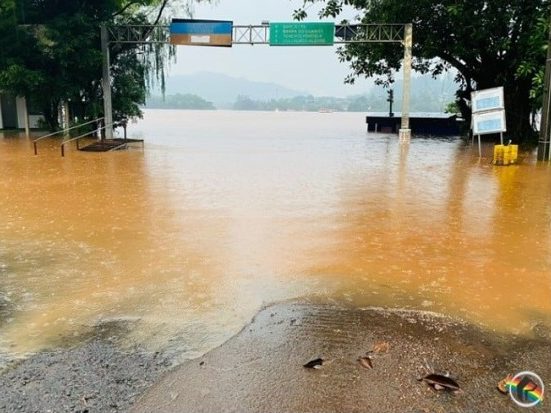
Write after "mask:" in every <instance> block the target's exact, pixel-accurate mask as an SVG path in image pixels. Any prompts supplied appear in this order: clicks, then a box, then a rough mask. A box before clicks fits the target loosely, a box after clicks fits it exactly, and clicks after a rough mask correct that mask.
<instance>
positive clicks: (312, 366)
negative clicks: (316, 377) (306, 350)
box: [303, 358, 323, 369]
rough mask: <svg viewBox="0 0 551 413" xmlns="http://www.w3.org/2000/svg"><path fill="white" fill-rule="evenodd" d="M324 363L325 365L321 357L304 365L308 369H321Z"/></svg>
mask: <svg viewBox="0 0 551 413" xmlns="http://www.w3.org/2000/svg"><path fill="white" fill-rule="evenodd" d="M322 365H323V359H322V358H319V359H315V360H312V361H309V362H308V363H306V364H305V365H304V366H303V367H305V368H307V369H321V366H322Z"/></svg>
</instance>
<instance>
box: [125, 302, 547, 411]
mask: <svg viewBox="0 0 551 413" xmlns="http://www.w3.org/2000/svg"><path fill="white" fill-rule="evenodd" d="M538 334H539V336H540V337H539V338H534V339H525V338H518V337H511V336H502V335H496V334H492V333H489V332H485V331H483V330H481V329H478V328H477V327H474V326H470V325H467V324H464V323H461V322H458V321H456V320H452V319H450V318H447V317H443V316H439V315H436V314H432V313H426V312H413V311H386V310H382V309H366V310H357V309H352V308H339V307H334V306H323V305H308V304H302V303H284V304H278V305H275V306H272V307H269V308H267V309H265V310H264V311H262V312H260V313H259V314H258V315H257V317H256V318H255V319H254V321H253V322H252V323H251V324H250V325H249V326H247V327H246V328H245V329H243V331H242V332H241V333H240V334H239V335H237V336H235V337H234V338H232V339H231V340H229V341H228V342H227V343H225V344H224V345H223V346H221V347H220V348H218V349H215V350H214V351H212V352H210V353H208V354H207V355H205V356H204V357H203V358H201V359H199V360H193V361H189V362H187V363H185V364H184V365H182V366H180V367H178V368H177V369H175V370H173V371H172V372H170V373H169V374H167V375H165V376H163V378H162V379H161V380H160V381H159V382H157V383H156V384H155V385H154V386H153V387H152V388H151V389H150V390H149V391H147V392H146V394H145V395H144V396H143V397H141V398H140V400H139V401H138V402H137V404H136V405H135V406H134V408H133V409H132V411H133V412H155V411H163V412H173V411H183V412H184V411H185V412H374V413H383V412H469V413H471V412H480V413H482V412H484V413H491V412H496V413H497V412H499V413H506V412H517V411H519V408H518V407H517V406H516V405H515V404H514V403H513V402H512V401H511V400H510V398H509V397H508V396H506V395H502V394H501V393H500V392H499V391H498V390H497V383H498V382H499V381H500V380H502V379H503V378H505V376H507V374H509V373H518V372H521V371H524V370H531V371H536V372H538V373H539V374H540V375H541V376H542V377H543V378H544V380H545V382H546V384H547V383H549V380H550V379H551V351H549V348H550V347H549V341H548V338H547V339H546V338H544V337H543V336H544V335H545V334H547V333H545V332H543V331H539V333H538ZM366 354H369V357H370V359H371V363H372V368H370V366H369V365H368V364H369V363H367V364H366V363H364V365H363V366H362V365H361V364H360V363H359V362H358V358H359V357H363V356H366ZM318 358H321V359H323V360H324V361H323V365H322V366H321V368H320V369H319V370H316V369H307V368H304V367H303V365H304V364H305V363H307V362H309V361H311V360H315V359H318ZM429 373H438V374H449V375H450V376H451V377H452V378H454V379H456V380H457V382H458V383H459V385H460V387H461V391H460V392H459V393H457V394H452V393H447V392H443V391H435V390H434V389H432V388H430V387H429V385H427V384H426V383H424V382H421V381H419V380H418V379H419V378H420V377H423V376H425V375H427V374H429ZM534 411H544V407H543V406H540V407H538V408H536V409H534Z"/></svg>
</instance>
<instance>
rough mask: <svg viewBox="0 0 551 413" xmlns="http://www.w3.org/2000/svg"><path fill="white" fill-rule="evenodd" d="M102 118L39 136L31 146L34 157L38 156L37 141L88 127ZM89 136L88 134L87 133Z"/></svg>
mask: <svg viewBox="0 0 551 413" xmlns="http://www.w3.org/2000/svg"><path fill="white" fill-rule="evenodd" d="M103 119H104V118H103V117H101V118H97V119H94V120H91V121H89V122H85V123H81V124H80V125H75V126H72V127H70V128H67V129H63V130H60V131H57V132H52V133H49V134H47V135H44V136H41V137H39V138H36V139H35V140H34V141H33V146H34V154H35V155H38V147H37V143H38V142H39V141H41V140H42V139H46V138H51V137H52V136H55V135H58V134H60V133H67V132H69V131H71V130H73V129H76V128H80V127H82V126H86V125H90V124H91V123H94V122H96V123H97V122H99V121H101V120H103ZM88 134H89V133H88Z"/></svg>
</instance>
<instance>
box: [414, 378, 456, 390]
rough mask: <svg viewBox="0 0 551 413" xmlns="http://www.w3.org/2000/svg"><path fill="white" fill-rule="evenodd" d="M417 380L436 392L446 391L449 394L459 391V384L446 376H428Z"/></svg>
mask: <svg viewBox="0 0 551 413" xmlns="http://www.w3.org/2000/svg"><path fill="white" fill-rule="evenodd" d="M419 380H420V381H424V382H425V383H427V384H428V385H429V386H431V387H432V388H433V389H434V390H437V391H440V390H446V391H451V392H458V391H460V390H461V388H460V387H459V384H458V383H457V382H456V381H455V380H454V379H452V378H451V377H448V376H442V375H440V374H429V375H427V376H425V377H423V378H421V379H419Z"/></svg>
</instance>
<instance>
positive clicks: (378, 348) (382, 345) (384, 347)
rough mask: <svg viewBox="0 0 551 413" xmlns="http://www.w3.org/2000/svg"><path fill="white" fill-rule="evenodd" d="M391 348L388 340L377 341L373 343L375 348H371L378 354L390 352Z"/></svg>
mask: <svg viewBox="0 0 551 413" xmlns="http://www.w3.org/2000/svg"><path fill="white" fill-rule="evenodd" d="M389 350H390V344H388V343H387V342H386V341H379V342H378V343H375V344H374V345H373V350H371V352H372V353H377V354H384V353H388V351H389Z"/></svg>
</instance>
